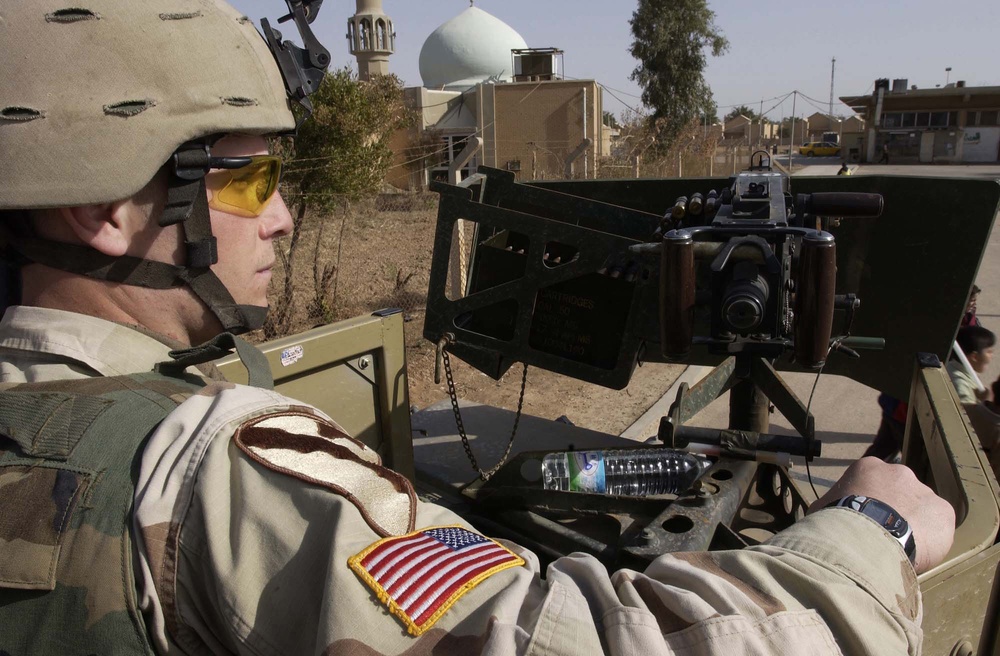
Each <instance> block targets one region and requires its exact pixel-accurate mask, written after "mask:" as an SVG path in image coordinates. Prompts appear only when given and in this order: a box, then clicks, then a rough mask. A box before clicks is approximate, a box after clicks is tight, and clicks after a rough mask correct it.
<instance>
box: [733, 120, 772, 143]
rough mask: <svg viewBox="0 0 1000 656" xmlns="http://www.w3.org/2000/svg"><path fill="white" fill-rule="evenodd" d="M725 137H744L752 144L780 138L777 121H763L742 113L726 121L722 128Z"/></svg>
mask: <svg viewBox="0 0 1000 656" xmlns="http://www.w3.org/2000/svg"><path fill="white" fill-rule="evenodd" d="M722 133H723V138H725V139H743V140H745V141H747V143H750V144H757V143H763V142H765V141H770V140H772V139H777V138H778V124H777V123H761V122H760V121H754V120H752V119H750V118H747V117H746V116H743V115H742V114H740V115H739V116H734V117H733V118H731V119H729V120H728V121H726V123H725V125H724V126H723V129H722Z"/></svg>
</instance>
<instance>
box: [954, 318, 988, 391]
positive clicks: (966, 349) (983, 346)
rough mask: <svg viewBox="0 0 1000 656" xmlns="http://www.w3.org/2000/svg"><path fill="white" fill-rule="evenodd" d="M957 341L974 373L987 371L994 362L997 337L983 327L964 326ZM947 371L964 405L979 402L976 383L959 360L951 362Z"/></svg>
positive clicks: (959, 331) (960, 329)
mask: <svg viewBox="0 0 1000 656" xmlns="http://www.w3.org/2000/svg"><path fill="white" fill-rule="evenodd" d="M955 341H956V342H958V347H959V348H960V349H962V353H964V354H965V357H966V359H967V360H968V361H969V364H970V365H971V366H972V370H973V371H975V372H976V373H977V374H981V373H983V372H984V371H986V367H988V366H989V364H990V362H992V361H993V347H994V346H995V345H996V343H997V337H996V335H994V334H993V333H992V332H991V331H989V330H987V329H986V328H983V327H982V326H963V327H962V328H959V329H958V337H956V338H955ZM947 369H948V374H949V375H950V376H951V382H952V384H953V385H954V386H955V391H957V392H958V398H959V400H960V401H961V402H962V403H976V402H977V401H979V395H978V394H977V391H976V383H975V381H974V380H973V379H972V377H971V376H970V375H969V374H968V372H966V370H965V367H964V366H962V363H961V362H959V361H958V360H949V361H948V366H947Z"/></svg>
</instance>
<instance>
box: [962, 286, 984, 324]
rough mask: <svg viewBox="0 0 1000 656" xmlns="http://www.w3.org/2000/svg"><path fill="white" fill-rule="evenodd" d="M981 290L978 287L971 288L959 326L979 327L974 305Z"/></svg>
mask: <svg viewBox="0 0 1000 656" xmlns="http://www.w3.org/2000/svg"><path fill="white" fill-rule="evenodd" d="M982 291H983V290H982V289H980V288H979V285H973V286H972V293H970V294H969V302H968V303H967V304H966V306H965V314H964V315H962V323H961V326H962V327H963V328H964V327H965V326H981V325H982V324H981V323H979V317H977V316H976V304H977V302H978V301H979V295H980V294H981V293H982Z"/></svg>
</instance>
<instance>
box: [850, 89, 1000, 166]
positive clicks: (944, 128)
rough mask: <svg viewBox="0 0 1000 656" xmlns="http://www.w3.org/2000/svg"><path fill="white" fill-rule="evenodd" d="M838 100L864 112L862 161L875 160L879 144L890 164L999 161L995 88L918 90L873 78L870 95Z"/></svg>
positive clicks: (999, 103) (999, 93)
mask: <svg viewBox="0 0 1000 656" xmlns="http://www.w3.org/2000/svg"><path fill="white" fill-rule="evenodd" d="M841 100H842V101H843V102H844V103H845V104H847V105H848V106H850V107H851V108H852V109H853V110H854V111H855V112H858V113H859V114H861V115H862V116H864V119H865V125H866V128H865V131H864V135H865V136H864V142H863V148H862V156H863V160H862V161H867V162H874V161H878V160H879V159H880V157H881V153H882V148H883V145H887V146H888V150H889V161H891V162H893V163H897V162H898V163H905V162H914V163H916V162H920V163H932V162H933V163H948V162H997V161H1000V87H996V86H994V87H968V86H966V85H965V82H963V81H958V82H955V83H952V84H949V85H946V86H945V87H943V88H934V89H918V88H917V87H916V86H912V87H910V86H909V85H908V81H907V80H905V79H896V80H893V81H892V84H891V87H890V82H889V80H888V79H879V80H876V81H875V90H874V91H873V92H872V94H871V95H866V96H844V97H842V98H841Z"/></svg>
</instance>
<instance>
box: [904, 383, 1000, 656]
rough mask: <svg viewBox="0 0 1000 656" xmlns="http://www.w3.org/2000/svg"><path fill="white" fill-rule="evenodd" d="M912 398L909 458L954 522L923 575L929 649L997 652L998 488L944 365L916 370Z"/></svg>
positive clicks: (906, 444) (945, 654)
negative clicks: (946, 546) (940, 555)
mask: <svg viewBox="0 0 1000 656" xmlns="http://www.w3.org/2000/svg"><path fill="white" fill-rule="evenodd" d="M909 398H910V414H909V417H908V418H907V434H906V437H905V440H904V446H903V453H904V454H905V455H904V463H905V464H907V465H908V466H910V467H911V468H912V469H913V470H914V472H915V473H916V474H917V477H918V478H920V479H921V480H922V481H924V482H926V483H928V484H929V485H931V486H932V487H933V488H934V490H935V491H936V492H937V493H938V494H939V495H941V496H942V497H943V498H945V499H947V500H948V501H949V502H950V503H951V504H952V506H953V507H954V508H955V513H956V523H957V526H956V531H955V542H954V544H953V546H952V549H951V551H950V552H949V553H948V556H947V557H946V558H945V560H944V562H942V563H941V564H940V565H938V566H937V567H935V568H934V569H932V570H930V571H928V572H924V573H923V574H922V575H921V576H920V578H919V581H920V589H921V592H922V594H923V601H924V620H923V629H924V653H925V654H928V655H935V656H936V655H939V654H940V655H941V656H948V655H950V654H953V653H961V652H954V651H953V649H954V648H955V647H956V645H958V644H961V643H962V642H967V643H968V644H969V645H971V646H972V648H973V651H972V652H967V653H982V654H987V653H992V652H993V650H994V649H995V648H996V647H997V645H996V641H997V635H996V630H997V627H996V618H995V617H994V615H995V607H996V603H997V598H996V580H995V579H996V574H997V564H998V562H1000V545H998V544H996V538H997V531H998V528H1000V504H998V494H1000V486H998V483H997V479H996V476H995V475H994V472H993V470H992V468H991V467H990V464H989V461H988V459H987V456H986V453H985V452H984V451H983V449H982V446H981V445H980V443H979V438H978V437H977V436H976V434H975V433H974V432H973V431H972V428H971V426H970V425H969V422H968V417H967V416H966V414H965V412H964V410H962V408H961V405H960V404H959V402H958V399H957V398H956V396H955V390H954V387H953V386H952V385H951V382H950V381H949V380H948V374H947V372H946V371H945V369H944V368H943V367H933V366H930V367H923V368H918V369H917V372H916V375H915V376H914V379H913V387H912V391H911V395H910V397H909ZM977 646H979V647H980V649H979V650H978V651H977V650H976V647H977Z"/></svg>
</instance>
